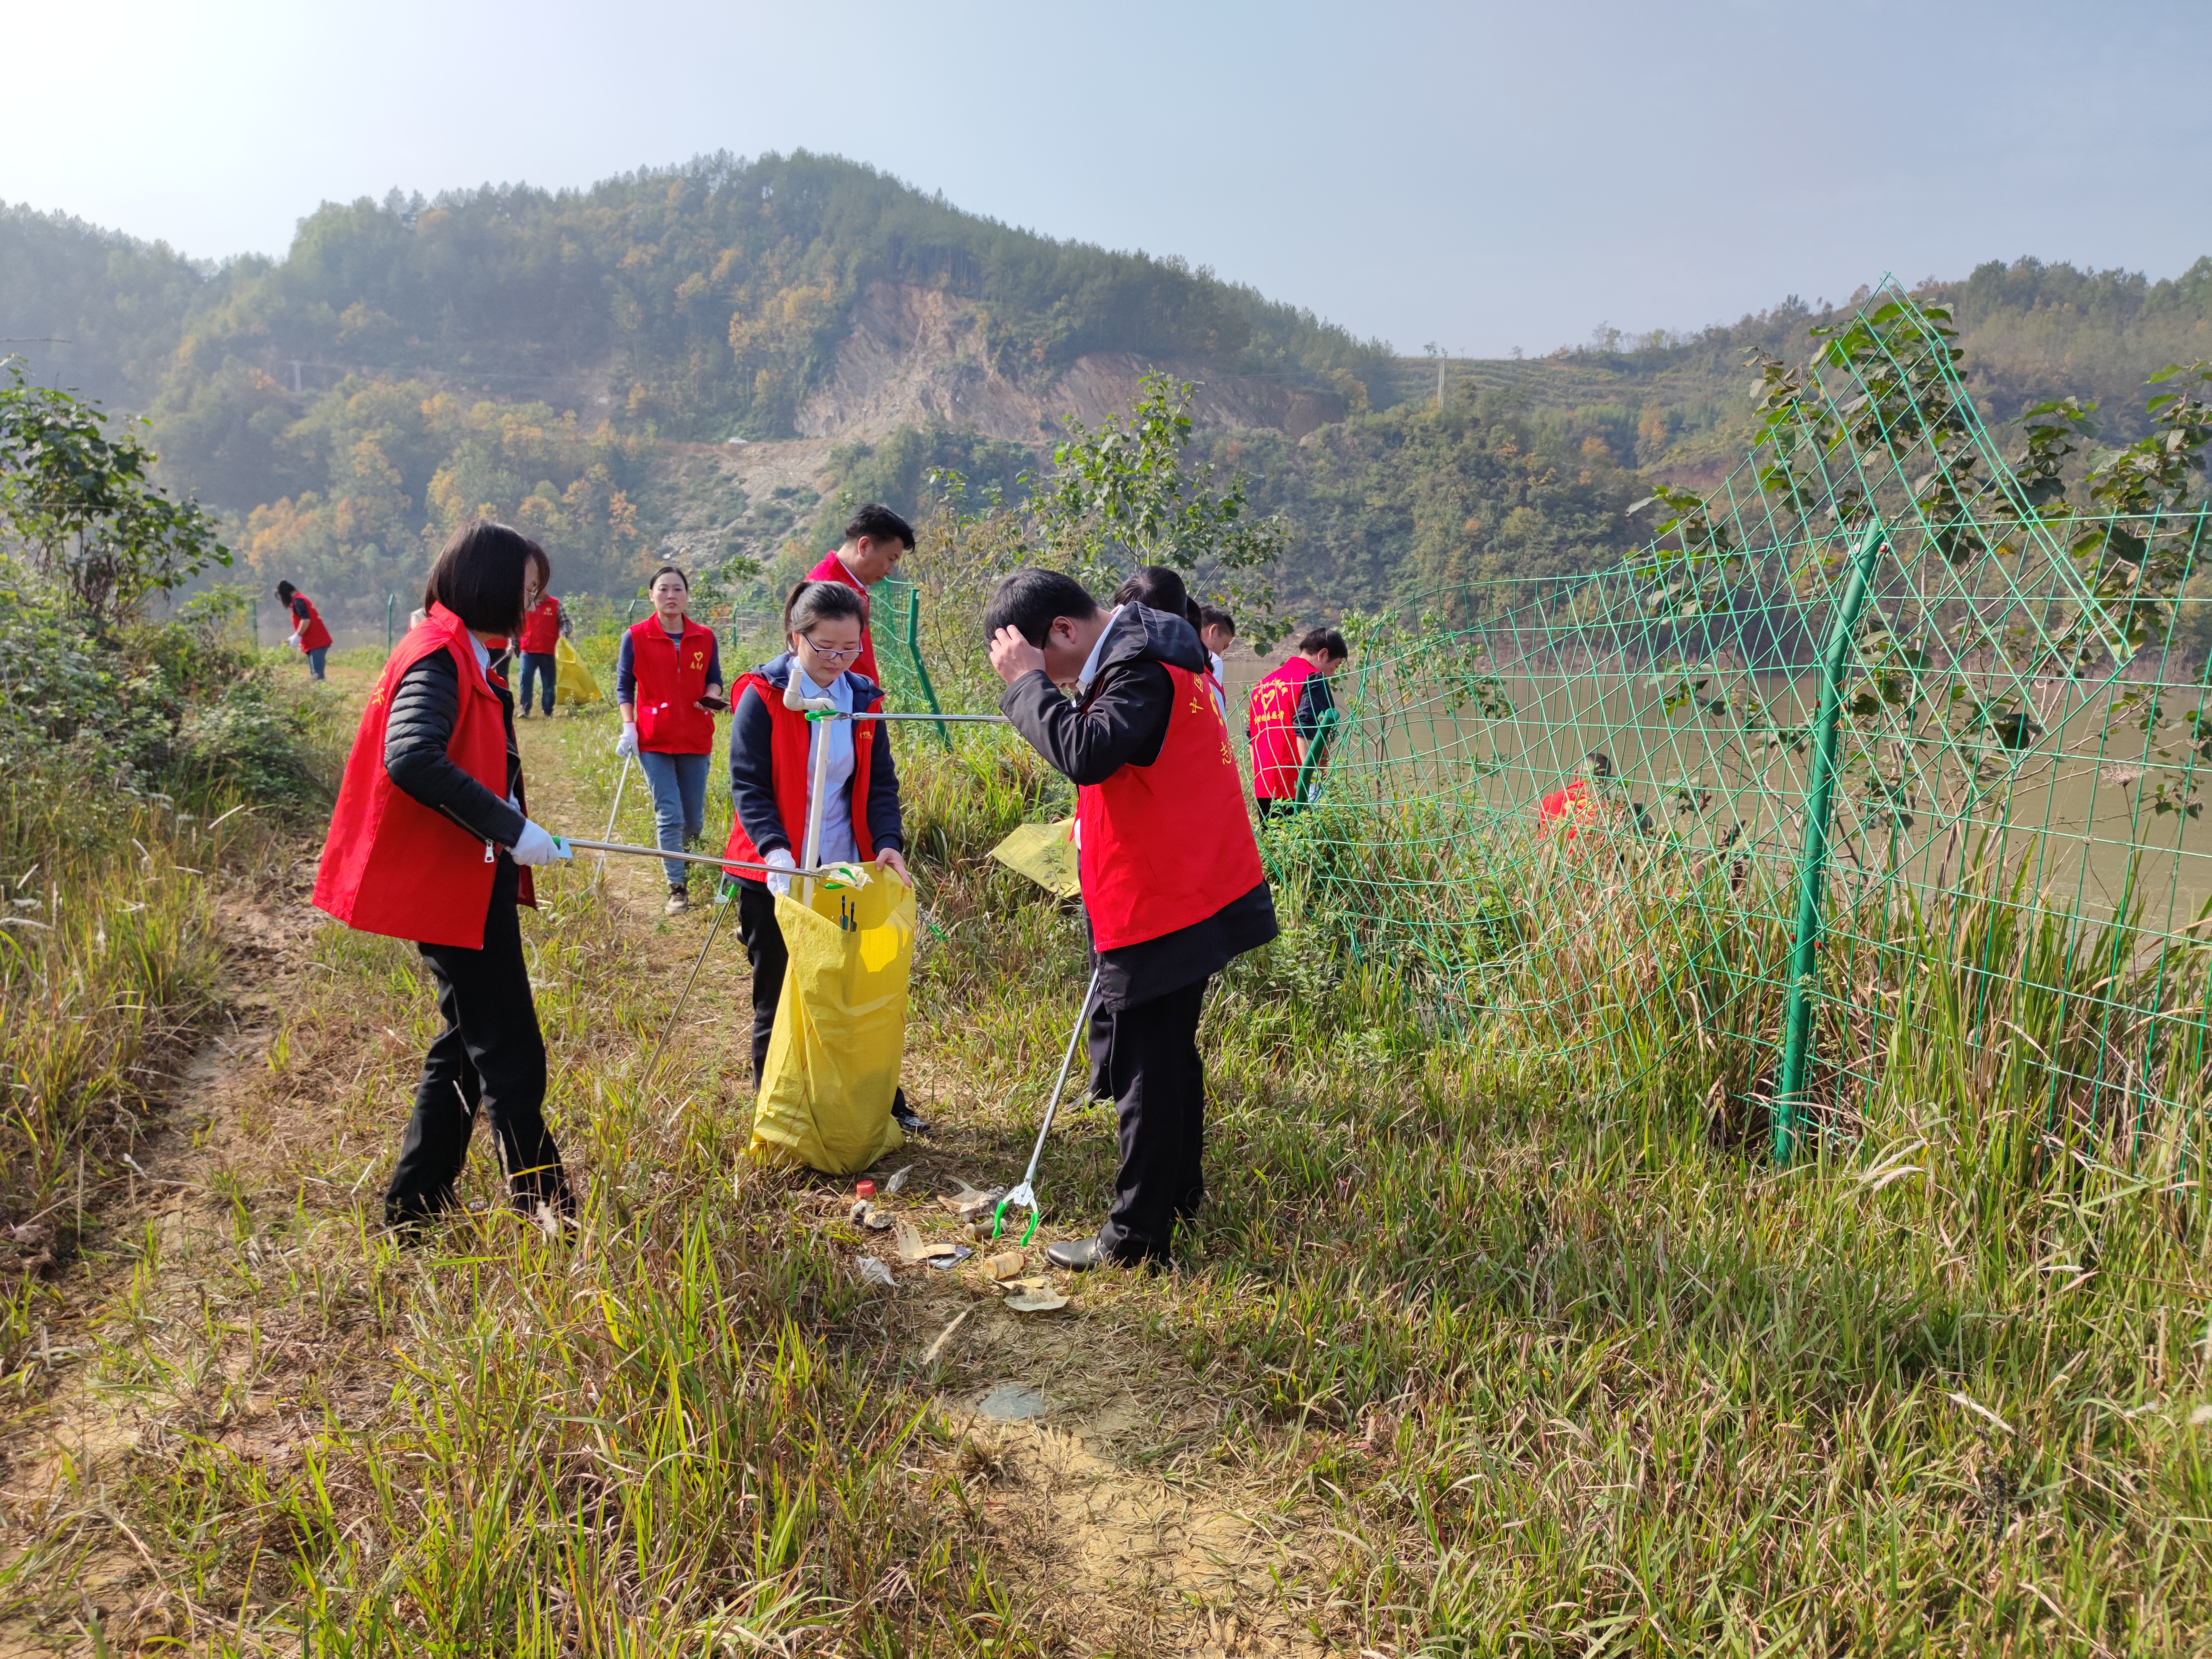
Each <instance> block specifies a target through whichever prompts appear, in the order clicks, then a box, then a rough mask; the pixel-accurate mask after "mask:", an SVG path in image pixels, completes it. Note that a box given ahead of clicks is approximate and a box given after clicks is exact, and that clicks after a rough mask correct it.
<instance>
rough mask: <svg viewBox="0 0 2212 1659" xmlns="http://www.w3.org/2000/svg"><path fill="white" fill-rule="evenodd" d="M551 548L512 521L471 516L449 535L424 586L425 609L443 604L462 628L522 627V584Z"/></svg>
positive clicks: (501, 629) (493, 630)
mask: <svg viewBox="0 0 2212 1659" xmlns="http://www.w3.org/2000/svg"><path fill="white" fill-rule="evenodd" d="M544 556H545V550H544V549H543V548H541V547H540V546H538V544H537V543H536V542H533V541H532V540H531V539H530V538H529V537H527V536H526V535H524V534H523V533H522V532H520V530H517V529H515V528H513V526H509V525H503V524H495V523H494V522H493V521H492V520H489V519H471V520H469V521H468V522H467V523H466V524H465V525H463V526H461V527H460V528H459V530H456V531H455V532H453V534H452V535H451V536H449V537H447V538H446V546H445V550H444V551H443V552H441V553H440V554H439V555H438V557H437V562H435V563H434V564H433V565H431V567H430V579H429V580H428V581H427V582H425V583H423V585H422V608H423V609H424V610H425V611H427V610H428V609H429V608H430V607H431V606H432V605H444V606H445V607H446V609H447V610H448V611H452V612H453V614H454V615H455V616H456V617H459V618H460V619H461V626H462V627H464V628H470V629H475V630H476V631H477V632H478V633H481V634H512V633H513V632H514V631H515V630H516V629H520V627H521V626H522V582H523V577H524V575H525V574H526V573H527V572H528V571H529V569H530V568H531V567H532V565H534V564H536V563H537V562H538V561H539V560H541V559H543V558H544Z"/></svg>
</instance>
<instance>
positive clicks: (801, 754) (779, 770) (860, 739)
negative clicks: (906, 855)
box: [722, 663, 876, 881]
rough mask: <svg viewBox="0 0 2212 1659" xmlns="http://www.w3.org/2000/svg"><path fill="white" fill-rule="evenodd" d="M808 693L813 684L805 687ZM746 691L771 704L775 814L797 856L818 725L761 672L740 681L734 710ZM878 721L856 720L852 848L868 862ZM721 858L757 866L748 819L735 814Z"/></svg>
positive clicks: (743, 875) (746, 875) (746, 874)
mask: <svg viewBox="0 0 2212 1659" xmlns="http://www.w3.org/2000/svg"><path fill="white" fill-rule="evenodd" d="M791 671H792V672H793V673H794V674H796V673H798V672H799V665H797V664H796V663H794V664H793V665H792V669H791ZM804 689H805V690H807V691H808V692H809V693H811V692H812V691H813V690H814V688H813V687H812V686H811V685H810V686H807V687H805V688H804ZM747 691H755V692H757V693H759V694H760V700H761V701H762V702H763V703H766V704H767V705H768V728H769V777H771V778H772V779H774V780H775V811H776V816H777V817H780V818H781V819H782V820H783V834H784V838H785V839H786V840H787V841H788V842H790V843H791V855H792V857H793V858H797V857H799V854H802V853H804V852H805V850H806V798H807V796H808V794H809V793H811V791H812V789H813V787H814V780H813V778H812V776H811V774H810V773H809V772H808V770H807V765H806V751H807V750H809V749H810V748H811V747H812V740H811V733H812V730H813V725H814V723H813V722H812V721H811V720H808V719H807V718H806V711H805V709H803V708H785V707H784V706H783V693H782V692H781V691H780V690H777V689H776V688H775V686H773V685H770V684H769V683H768V682H767V681H766V680H764V679H763V678H761V677H760V676H759V675H757V674H748V675H746V676H745V677H744V678H743V679H741V680H739V681H738V687H737V695H736V696H732V698H731V699H730V707H731V708H732V709H735V708H737V706H738V702H739V701H740V700H741V699H742V698H743V697H744V695H745V693H746V692H747ZM731 730H732V738H731V741H732V742H735V741H736V740H737V739H736V738H735V735H734V733H735V732H736V725H735V722H734V721H733V722H732V726H731ZM875 749H876V742H875V723H874V722H873V721H872V720H856V721H854V725H853V780H852V801H851V811H852V815H853V847H854V850H855V851H856V852H858V853H859V854H860V862H861V863H863V864H866V862H867V861H868V860H871V859H872V858H874V857H875V855H876V843H875V842H874V841H873V840H872V838H871V837H870V836H869V835H868V770H869V767H870V763H872V761H873V760H874V758H875ZM722 856H723V857H724V858H726V859H729V860H732V861H734V862H736V863H739V864H758V863H759V862H760V861H761V855H760V849H759V848H757V847H755V846H754V845H753V838H752V837H751V836H749V835H747V834H746V833H745V826H744V820H743V819H741V818H739V817H738V816H737V814H736V813H734V812H732V814H731V815H730V840H729V844H728V845H727V846H726V847H725V848H722ZM730 873H731V874H732V875H733V876H736V877H738V878H739V879H741V880H744V881H758V880H760V879H761V872H759V871H757V870H732V871H731V872H730Z"/></svg>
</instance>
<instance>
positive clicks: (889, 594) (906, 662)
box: [868, 576, 952, 750]
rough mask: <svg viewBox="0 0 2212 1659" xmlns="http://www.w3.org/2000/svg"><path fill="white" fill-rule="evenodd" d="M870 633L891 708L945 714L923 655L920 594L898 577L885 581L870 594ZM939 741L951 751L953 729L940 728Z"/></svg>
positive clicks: (915, 587) (938, 729)
mask: <svg viewBox="0 0 2212 1659" xmlns="http://www.w3.org/2000/svg"><path fill="white" fill-rule="evenodd" d="M868 631H869V634H870V635H871V636H872V638H873V639H874V641H875V642H876V666H877V667H878V668H879V669H881V670H882V671H883V676H884V692H885V694H886V695H887V696H889V697H890V700H891V703H892V706H893V707H895V708H900V709H904V710H908V711H910V712H913V713H917V714H918V713H920V712H921V711H922V710H924V709H927V710H928V711H929V713H931V714H943V713H944V712H945V708H944V705H942V704H941V703H939V702H938V700H937V688H936V687H935V686H934V685H933V684H931V682H930V678H929V665H928V664H927V662H925V661H924V660H923V659H922V653H921V589H920V588H919V587H917V586H915V585H914V584H913V583H912V582H909V581H902V580H899V579H898V578H897V577H896V576H889V577H885V578H884V580H882V581H880V582H878V583H877V584H876V586H874V587H872V588H871V589H870V590H869V602H868ZM936 732H937V736H938V739H939V742H940V743H942V744H944V745H945V748H946V749H948V750H949V749H951V747H952V734H951V728H950V727H948V726H945V725H943V724H939V726H937V727H936Z"/></svg>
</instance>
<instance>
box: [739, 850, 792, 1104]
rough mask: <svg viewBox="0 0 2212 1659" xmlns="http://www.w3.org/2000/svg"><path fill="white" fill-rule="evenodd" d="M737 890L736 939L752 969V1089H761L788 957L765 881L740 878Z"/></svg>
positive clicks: (773, 900) (773, 903)
mask: <svg viewBox="0 0 2212 1659" xmlns="http://www.w3.org/2000/svg"><path fill="white" fill-rule="evenodd" d="M736 887H737V890H738V938H739V939H743V940H744V943H745V960H746V961H747V962H750V963H752V965H753V1087H754V1088H756V1089H757V1088H759V1087H760V1080H761V1073H762V1071H763V1068H764V1067H766V1066H767V1065H768V1040H769V1038H770V1037H771V1036H775V1005H776V1003H777V1002H778V1001H779V1000H781V998H782V996H783V971H784V969H786V968H787V967H789V966H790V965H791V953H790V952H789V951H787V950H785V949H784V946H783V929H782V928H781V927H778V926H777V925H776V920H775V894H773V893H771V892H769V890H768V884H767V883H766V882H764V881H747V880H745V879H744V878H743V877H742V876H741V877H739V878H738V880H737V882H736Z"/></svg>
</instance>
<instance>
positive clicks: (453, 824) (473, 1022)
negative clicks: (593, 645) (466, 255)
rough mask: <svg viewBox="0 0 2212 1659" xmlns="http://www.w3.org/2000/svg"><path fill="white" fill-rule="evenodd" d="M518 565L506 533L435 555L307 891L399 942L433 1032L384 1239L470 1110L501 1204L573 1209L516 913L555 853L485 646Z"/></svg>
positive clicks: (412, 1205) (485, 527)
mask: <svg viewBox="0 0 2212 1659" xmlns="http://www.w3.org/2000/svg"><path fill="white" fill-rule="evenodd" d="M533 556H534V557H535V558H536V559H543V558H544V554H543V553H542V552H540V551H539V550H538V547H537V545H536V544H534V543H533V542H532V541H531V540H530V539H529V538H526V537H525V536H524V535H523V534H522V533H521V532H519V531H515V530H510V529H509V528H507V526H505V525H502V524H492V523H489V521H487V520H481V519H480V520H476V521H475V522H473V523H470V524H465V525H463V526H461V527H460V528H459V530H457V531H455V532H453V538H452V539H451V540H449V541H448V542H447V544H446V548H445V551H443V552H442V553H441V554H439V556H438V559H437V562H436V563H435V565H433V566H432V567H431V569H430V580H429V592H428V599H429V603H428V607H427V609H428V616H427V617H425V618H424V620H423V621H422V623H421V624H420V625H418V626H416V627H415V628H411V629H409V630H408V631H407V636H406V638H404V639H403V640H402V641H400V642H399V644H398V647H396V648H395V649H394V650H393V652H392V655H391V658H390V659H388V660H387V661H386V663H385V665H384V672H383V675H382V676H381V677H380V678H379V679H378V681H377V683H376V690H375V691H374V692H373V693H372V694H371V695H370V696H369V700H368V708H367V709H366V710H365V711H364V712H363V714H362V717H361V729H360V730H359V731H358V732H356V734H355V736H354V743H353V752H352V754H351V756H350V757H349V758H348V759H347V761H346V769H345V776H344V778H343V781H341V782H340V784H339V786H338V802H337V810H336V811H333V812H332V813H331V830H330V837H329V839H328V841H327V842H325V845H324V848H323V858H322V865H321V867H320V868H319V870H318V871H317V872H316V876H315V904H316V906H317V907H318V908H320V909H323V910H325V911H328V912H329V913H330V914H331V915H333V916H336V917H337V919H338V920H339V921H342V922H344V923H345V924H346V925H347V926H348V927H357V928H359V929H361V930H362V932H363V933H385V934H388V935H390V936H392V938H395V939H412V940H414V941H415V942H416V948H417V949H419V950H420V951H422V961H423V963H424V965H425V966H427V967H428V969H429V970H430V978H431V981H432V982H433V983H434V984H435V986H436V987H437V988H438V1012H440V1013H441V1014H442V1015H443V1016H444V1017H445V1029H444V1030H441V1032H439V1034H438V1036H437V1038H436V1040H435V1041H434V1042H432V1043H431V1044H430V1051H429V1053H428V1054H426V1055H424V1056H423V1059H422V1079H421V1080H420V1081H419V1082H418V1083H417V1084H416V1087H415V1115H414V1116H413V1118H412V1119H410V1121H409V1122H408V1125H407V1133H406V1136H405V1138H404V1139H402V1140H401V1142H400V1144H399V1163H398V1167H397V1168H395V1169H394V1170H392V1184H391V1186H390V1188H387V1189H386V1193H385V1197H384V1218H385V1221H386V1224H387V1225H391V1226H394V1227H407V1226H411V1225H416V1224H419V1223H421V1222H423V1221H426V1220H428V1219H429V1218H431V1217H433V1216H435V1215H436V1214H437V1213H438V1212H440V1211H441V1210H444V1209H446V1208H447V1206H450V1205H451V1204H452V1203H453V1188H454V1183H455V1182H457V1181H459V1178H460V1174H461V1170H462V1167H463V1165H464V1164H465V1163H466V1161H467V1158H468V1150H469V1133H470V1128H471V1123H472V1121H473V1119H474V1117H475V1115H476V1111H477V1107H478V1106H479V1105H481V1106H482V1107H483V1111H484V1115H485V1117H486V1118H487V1119H489V1121H490V1123H491V1127H492V1133H494V1134H495V1135H497V1136H498V1137H499V1155H500V1164H501V1167H502V1168H503V1169H504V1170H506V1172H507V1189H508V1192H509V1193H510V1194H511V1195H512V1196H513V1200H514V1201H515V1203H516V1204H518V1205H520V1206H523V1207H524V1208H526V1209H529V1210H532V1211H533V1212H536V1213H537V1214H538V1217H539V1218H541V1219H548V1218H551V1217H555V1216H567V1215H569V1214H571V1213H573V1212H574V1200H572V1198H571V1197H570V1194H569V1191H568V1177H567V1176H566V1175H565V1174H563V1172H562V1168H561V1154H560V1151H559V1149H558V1148H556V1146H554V1144H553V1137H552V1135H551V1134H550V1133H548V1132H547V1130H546V1127H545V1119H544V1101H545V1042H544V1037H543V1036H541V1035H540V1034H539V1031H538V1009H537V1005H536V1004H535V1002H534V1001H533V1000H532V997H531V992H530V967H529V964H528V963H527V962H526V961H525V960H524V957H523V953H522V930H521V926H520V919H519V916H518V914H517V910H516V907H517V905H519V904H531V903H534V902H535V898H534V895H533V893H532V888H531V880H530V872H529V871H528V869H527V867H526V866H531V865H534V864H544V863H547V862H549V861H550V860H554V859H558V858H566V857H567V856H568V854H567V853H566V852H565V850H563V849H562V848H561V846H560V845H559V844H558V843H556V842H555V840H554V838H553V837H552V836H550V835H549V834H548V833H547V832H546V831H545V830H544V829H542V828H540V827H539V826H538V824H536V823H533V822H532V820H531V819H530V817H529V816H528V811H529V809H528V807H527V806H526V804H525V799H524V793H523V787H522V761H521V757H520V754H519V753H518V752H517V750H516V748H515V744H514V713H513V703H512V702H511V701H510V700H509V698H508V696H507V687H506V684H505V683H504V682H502V681H501V680H499V679H497V678H495V677H493V676H491V675H490V674H489V671H488V665H489V660H490V652H489V649H488V647H487V645H486V641H488V640H491V639H496V638H498V637H500V636H501V635H503V634H507V633H511V632H512V631H513V629H514V628H515V626H516V625H517V623H519V622H520V618H521V615H522V594H523V586H524V584H525V581H526V579H527V575H528V573H529V572H530V570H531V569H532V565H533Z"/></svg>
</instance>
